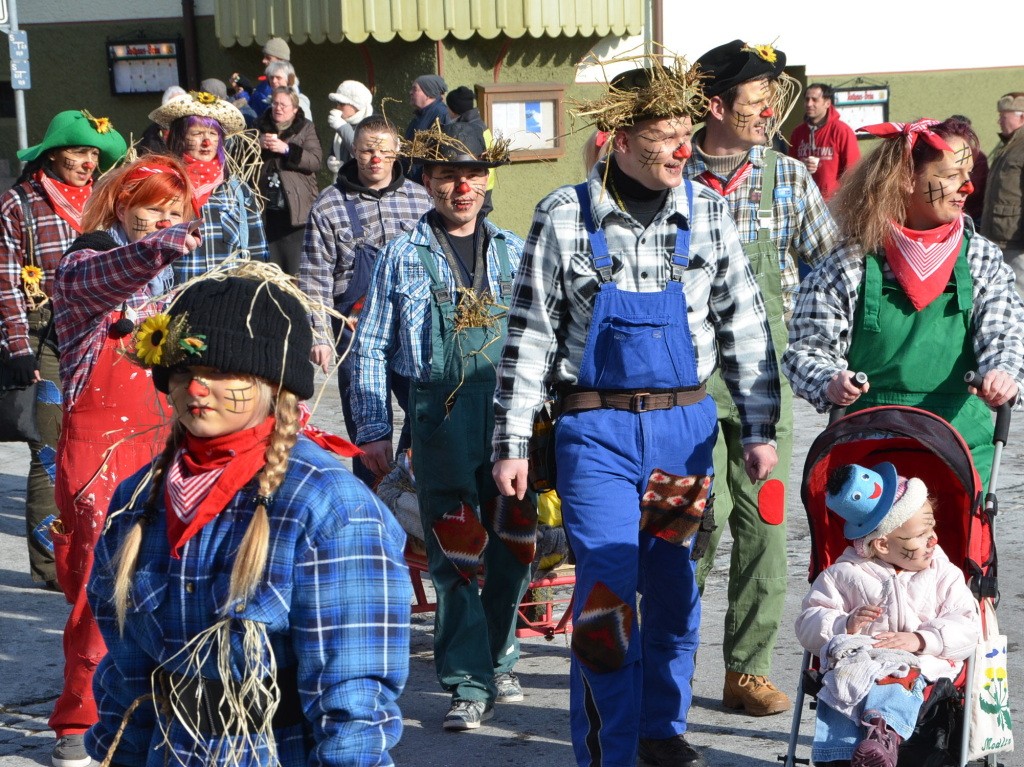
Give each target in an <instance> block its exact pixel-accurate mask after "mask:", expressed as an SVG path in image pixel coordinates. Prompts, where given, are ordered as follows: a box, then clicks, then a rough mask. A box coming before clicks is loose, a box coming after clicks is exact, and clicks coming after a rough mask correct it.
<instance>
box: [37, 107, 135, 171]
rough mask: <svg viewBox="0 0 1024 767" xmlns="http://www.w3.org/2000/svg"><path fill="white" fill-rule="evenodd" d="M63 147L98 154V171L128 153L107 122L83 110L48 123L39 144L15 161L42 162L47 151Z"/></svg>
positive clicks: (125, 143)
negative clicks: (85, 148)
mask: <svg viewBox="0 0 1024 767" xmlns="http://www.w3.org/2000/svg"><path fill="white" fill-rule="evenodd" d="M64 146H91V147H96V148H97V149H99V150H100V170H107V169H108V168H110V167H111V166H113V165H114V164H115V163H117V162H118V161H119V160H120V159H121V158H122V157H124V155H125V152H127V151H128V144H127V142H126V141H125V140H124V137H123V136H122V135H121V134H120V133H118V132H117V131H116V130H114V124H113V123H112V122H111V121H110V119H109V118H107V117H93V116H92V115H91V114H90V113H89V110H87V109H68V110H66V111H64V112H58V113H57V114H56V115H54V117H53V119H52V120H50V125H49V127H47V129H46V135H45V136H44V137H43V140H42V142H40V143H39V144H36V145H35V146H30V147H28V148H27V149H20V150H18V159H19V160H21V161H22V162H32V161H34V160H39V159H41V158H43V157H44V156H45V154H46V152H47V151H49V150H51V149H59V148H60V147H64Z"/></svg>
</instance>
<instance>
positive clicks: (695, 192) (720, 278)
mask: <svg viewBox="0 0 1024 767" xmlns="http://www.w3.org/2000/svg"><path fill="white" fill-rule="evenodd" d="M638 58H640V57H634V58H633V59H630V60H631V61H634V62H635V61H637V59H638ZM653 58H654V59H655V60H656V61H660V60H661V59H662V54H661V53H657V54H656V55H654V56H653ZM672 62H673V63H671V64H670V65H663V64H657V65H654V66H653V67H646V68H642V69H632V70H630V71H627V72H623V73H622V74H620V75H617V76H616V77H615V78H614V79H613V80H612V81H611V85H610V87H609V90H608V92H607V93H606V94H605V95H604V96H603V97H602V98H600V99H595V100H594V101H591V102H587V103H585V104H580V105H577V107H576V109H575V112H576V115H577V117H583V118H584V119H586V120H587V122H591V123H594V127H596V128H597V129H598V130H602V131H606V132H607V133H608V134H609V137H608V141H607V143H609V144H611V151H610V154H609V157H608V159H607V160H604V161H602V162H599V163H598V164H597V165H596V166H595V167H594V169H593V170H592V171H591V173H590V176H589V178H588V179H587V181H586V182H585V183H583V184H580V185H578V186H576V187H564V188H562V189H558V190H556V191H555V192H552V193H551V194H550V195H548V196H547V197H546V198H545V199H544V200H543V201H541V203H540V204H539V205H538V206H537V209H536V211H535V213H534V219H533V224H532V226H531V229H530V239H529V241H528V242H527V246H526V251H525V254H524V258H523V266H522V268H521V270H520V273H519V274H518V275H517V278H516V283H515V288H514V290H513V296H512V306H511V309H510V317H509V334H508V339H507V340H506V342H505V347H504V350H503V352H502V357H501V364H500V365H499V368H498V388H497V391H496V393H495V410H496V411H497V417H496V422H495V431H494V443H493V447H494V454H493V456H494V458H495V459H497V460H496V463H495V467H494V476H495V479H496V480H497V482H498V487H499V490H500V491H501V492H502V493H504V494H507V495H511V496H513V497H521V496H522V495H523V493H524V491H525V487H526V476H527V469H528V460H527V458H528V455H529V452H528V451H529V442H530V437H531V434H532V431H533V421H534V416H535V414H536V412H537V410H538V409H539V408H540V407H541V406H542V405H543V404H544V402H545V400H546V399H547V398H548V396H549V390H552V389H553V390H554V391H555V392H556V393H557V399H556V402H555V411H556V412H557V413H558V416H557V420H556V422H555V430H554V442H555V456H556V463H557V477H556V481H555V486H556V490H557V491H558V495H559V497H560V498H561V501H562V516H563V521H564V524H565V531H566V535H567V537H568V539H569V545H570V549H571V550H572V552H573V554H574V555H575V557H576V592H575V593H576V596H575V599H574V602H573V636H572V649H573V654H572V665H571V670H570V674H571V676H570V722H571V727H572V741H573V747H574V750H575V755H576V761H577V763H578V764H579V765H580V766H581V767H587V766H589V765H597V764H601V765H605V767H633V766H634V765H635V764H636V759H637V752H638V750H639V755H640V757H641V758H642V759H643V760H644V761H645V762H647V763H650V764H655V765H661V766H662V767H706V765H707V761H706V760H705V759H704V757H703V756H701V754H700V753H699V752H698V751H697V750H696V749H694V748H693V747H692V746H691V745H690V744H689V743H688V741H687V739H686V730H687V716H688V713H689V708H690V703H691V699H692V690H691V684H690V680H691V678H692V677H693V672H694V655H695V653H696V650H697V644H698V630H699V627H700V615H701V608H700V597H699V594H698V590H697V583H696V579H695V577H694V569H695V565H696V562H695V560H697V559H699V558H700V555H701V553H702V550H703V548H704V546H705V545H706V541H707V535H708V532H709V528H708V524H709V523H710V520H711V518H712V515H713V512H712V503H711V500H710V499H711V490H712V481H713V468H712V456H711V453H712V447H713V445H714V442H715V434H716V420H715V403H714V402H713V401H712V400H711V399H710V398H709V397H707V396H706V388H705V381H707V379H708V377H709V376H710V375H711V374H712V372H713V371H714V370H715V369H716V368H718V367H719V366H720V367H721V368H722V371H723V377H724V379H725V381H726V382H727V383H728V385H729V387H730V391H731V392H732V394H733V396H734V397H735V398H736V402H737V405H738V407H739V410H740V413H741V419H742V423H743V435H744V443H745V447H746V449H747V457H748V462H747V469H748V472H749V475H750V477H751V480H755V479H763V478H764V476H766V475H767V473H768V472H770V471H771V469H772V467H773V466H774V464H775V450H774V447H773V445H774V438H775V422H776V421H777V420H778V414H779V388H778V372H777V369H776V363H775V358H774V354H773V352H772V345H771V340H770V335H769V328H768V321H767V317H766V315H765V309H764V305H763V303H762V301H761V297H760V293H759V291H758V289H757V283H756V281H755V278H754V275H753V273H752V272H751V269H750V265H749V263H748V262H747V260H746V259H745V258H744V257H743V251H742V247H741V245H740V239H739V236H738V234H737V231H736V226H735V224H734V223H733V220H732V218H731V217H730V215H729V211H728V208H727V207H726V205H725V202H724V201H723V199H722V197H721V196H719V195H718V194H716V193H714V192H712V191H710V190H709V189H707V188H706V187H704V186H702V185H700V184H694V183H691V182H689V181H686V180H685V179H684V177H683V173H684V166H685V164H686V163H687V162H688V158H689V157H690V152H691V143H690V136H691V133H690V132H691V129H692V118H693V117H694V116H695V115H697V114H700V113H701V111H702V108H703V105H704V104H705V103H706V100H705V99H704V96H703V94H702V92H701V88H700V85H699V78H698V77H697V75H696V73H695V72H694V71H693V70H690V69H688V68H687V67H686V63H685V61H683V60H682V59H678V58H675V57H672ZM417 477H419V473H417ZM638 592H639V593H641V594H642V595H643V598H642V600H641V602H640V611H641V614H642V617H641V618H640V620H639V621H638V618H637V613H636V595H637V593H638Z"/></svg>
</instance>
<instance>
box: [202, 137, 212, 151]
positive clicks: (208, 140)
mask: <svg viewBox="0 0 1024 767" xmlns="http://www.w3.org/2000/svg"><path fill="white" fill-rule="evenodd" d="M200 146H201V147H202V148H203V149H206V148H208V147H209V146H210V139H208V138H204V139H203V143H202V144H200Z"/></svg>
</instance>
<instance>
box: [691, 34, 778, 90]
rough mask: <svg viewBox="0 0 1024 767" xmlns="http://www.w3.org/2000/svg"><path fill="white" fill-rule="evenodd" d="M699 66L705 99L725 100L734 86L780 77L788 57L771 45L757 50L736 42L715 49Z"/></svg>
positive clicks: (698, 63) (739, 41)
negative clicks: (721, 97)
mask: <svg viewBox="0 0 1024 767" xmlns="http://www.w3.org/2000/svg"><path fill="white" fill-rule="evenodd" d="M772 58H774V61H772ZM696 66H698V67H700V72H701V74H702V75H703V76H704V79H703V80H702V81H701V82H702V84H703V86H704V95H705V96H707V97H708V98H711V97H712V96H721V95H722V94H723V93H725V92H726V91H727V90H729V89H730V88H731V87H733V86H734V85H742V84H743V83H745V82H749V81H750V80H759V79H761V78H764V77H771V78H775V77H778V76H779V75H781V74H782V70H783V69H785V68H786V54H785V53H783V52H782V51H780V50H776V49H775V48H772V47H771V46H770V45H758V46H753V45H747V44H746V43H745V42H743V41H742V40H733V41H732V42H731V43H726V44H725V45H719V46H718V47H717V48H712V49H711V50H710V51H708V52H707V53H705V54H704V55H703V56H701V57H700V58H699V59H697V63H696Z"/></svg>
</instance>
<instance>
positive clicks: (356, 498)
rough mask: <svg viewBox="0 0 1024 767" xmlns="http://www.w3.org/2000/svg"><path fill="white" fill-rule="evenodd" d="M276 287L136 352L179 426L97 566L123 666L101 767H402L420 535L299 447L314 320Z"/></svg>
mask: <svg viewBox="0 0 1024 767" xmlns="http://www.w3.org/2000/svg"><path fill="white" fill-rule="evenodd" d="M245 269H249V271H248V272H247V273H246V275H247V276H242V274H241V273H242V271H244V270H245ZM273 272H275V273H276V276H275V278H273V279H270V278H269V277H268V276H267V275H266V274H264V275H261V274H260V273H259V270H258V269H253V268H252V267H243V270H240V272H239V274H229V275H228V276H217V277H213V278H209V279H203V280H198V281H197V282H195V283H193V284H192V285H190V286H188V287H186V288H185V290H184V291H183V292H182V293H181V294H180V295H179V296H178V297H177V298H176V299H175V301H174V303H173V304H172V305H171V307H170V308H169V310H168V312H167V314H165V315H162V318H161V320H162V327H163V328H165V331H166V332H165V333H164V334H163V335H162V336H161V337H160V338H158V339H156V340H154V336H149V338H148V339H146V338H144V337H143V335H142V334H141V333H140V334H138V342H137V344H136V352H135V359H136V361H138V362H141V363H142V364H144V365H146V366H147V367H151V368H152V371H153V383H154V384H155V386H156V389H157V390H159V391H160V392H162V393H164V394H166V395H167V397H168V400H169V401H170V403H171V406H172V408H173V411H174V416H173V425H172V428H171V433H170V436H169V438H168V440H167V443H166V446H165V448H164V450H163V452H162V453H161V454H160V456H159V457H158V458H157V459H156V461H155V462H154V463H153V464H152V465H151V466H149V467H146V468H144V469H142V470H140V471H139V472H138V473H136V474H135V476H133V477H131V478H130V479H129V480H127V481H126V482H124V483H123V484H122V485H121V487H120V488H119V489H118V491H117V493H116V495H115V497H114V501H113V504H112V506H111V508H112V509H117V510H118V511H117V512H112V517H111V519H110V522H109V524H108V526H107V529H106V531H105V533H104V534H103V537H102V538H101V539H100V541H99V542H98V543H97V546H96V564H95V567H94V568H93V572H92V576H91V578H90V581H89V599H90V603H91V604H92V607H93V610H94V611H95V614H96V618H97V621H98V623H99V626H100V630H101V631H102V633H103V636H104V638H105V639H106V640H107V642H108V647H109V648H110V651H109V653H108V655H107V656H106V657H105V658H104V659H103V661H102V662H101V663H100V666H99V668H98V669H97V671H96V694H97V698H98V702H99V713H100V718H99V722H98V723H97V724H96V725H95V726H94V727H93V728H92V729H91V730H89V732H88V733H87V735H86V747H87V749H88V751H89V753H90V755H91V756H93V757H94V758H95V759H98V760H101V759H109V760H111V761H112V762H113V763H115V764H123V765H134V766H135V767H142V765H147V766H148V767H158V766H159V767H162V766H163V765H165V764H166V763H167V762H168V760H169V761H170V762H172V763H176V764H181V765H199V764H202V765H209V766H210V767H217V766H219V765H238V764H277V763H280V764H281V765H283V767H299V765H302V767H305V765H307V764H310V763H313V762H316V763H320V764H330V765H337V766H338V767H344V766H345V765H363V764H375V765H391V764H392V761H391V758H390V756H389V754H388V750H389V749H390V748H391V747H392V746H393V745H394V744H395V743H397V741H398V738H399V735H400V734H401V730H402V718H401V715H400V713H399V710H398V705H397V699H398V696H399V694H400V693H401V691H402V688H403V686H404V684H405V680H406V677H407V674H408V661H409V604H410V600H411V596H412V594H411V586H410V581H409V576H408V571H407V569H406V566H405V560H404V558H403V554H402V551H403V547H404V545H405V534H404V533H403V532H402V529H401V527H400V526H399V525H398V522H397V521H396V520H395V518H394V517H393V516H392V515H391V514H390V512H388V511H387V509H386V508H385V507H384V506H383V505H382V504H381V503H380V502H379V501H378V500H377V499H376V496H374V495H373V494H372V492H370V490H369V489H368V488H367V487H366V486H365V485H363V484H362V482H360V481H359V480H357V479H356V478H355V477H354V476H353V475H352V474H351V473H350V472H349V471H348V470H347V469H345V468H344V467H343V466H342V465H341V463H340V462H339V461H338V460H337V459H336V457H335V456H333V455H331V454H329V453H328V452H326V451H325V450H323V449H322V448H321V447H320V446H319V445H318V444H316V443H315V442H314V441H313V440H311V439H310V438H309V437H308V436H307V435H306V433H305V431H304V430H303V423H304V417H303V413H302V411H300V406H299V401H300V400H303V399H307V398H308V397H309V396H311V395H312V393H313V371H314V368H313V366H312V365H311V364H310V362H309V354H310V350H311V347H312V330H311V329H310V326H309V322H308V319H307V317H308V311H309V309H308V307H307V306H306V305H305V303H304V301H302V300H301V299H300V298H299V294H298V293H297V289H295V288H293V287H291V285H290V284H288V282H287V280H286V278H284V277H283V275H281V274H280V272H277V270H276V269H275V270H273ZM136 369H137V368H136ZM334 439H335V440H337V438H334ZM347 448H349V449H348V450H347V451H345V454H347V455H352V454H353V453H354V452H358V451H357V450H355V449H354V448H353V447H352V446H351V445H347Z"/></svg>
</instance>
